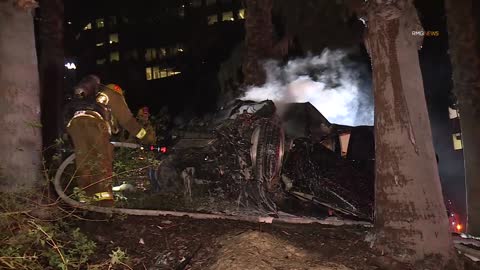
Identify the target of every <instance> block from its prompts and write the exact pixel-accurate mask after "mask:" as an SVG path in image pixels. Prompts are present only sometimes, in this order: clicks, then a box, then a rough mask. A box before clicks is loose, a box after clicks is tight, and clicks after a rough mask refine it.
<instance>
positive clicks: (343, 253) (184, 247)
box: [79, 217, 377, 270]
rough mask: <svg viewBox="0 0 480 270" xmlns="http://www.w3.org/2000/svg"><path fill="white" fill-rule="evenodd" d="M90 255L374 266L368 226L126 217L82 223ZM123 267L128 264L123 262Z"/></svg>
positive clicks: (191, 264) (170, 261)
mask: <svg viewBox="0 0 480 270" xmlns="http://www.w3.org/2000/svg"><path fill="white" fill-rule="evenodd" d="M79 225H80V226H81V228H82V230H83V231H84V232H86V233H87V234H88V235H89V236H90V237H91V238H92V239H94V240H95V241H96V242H97V246H98V251H99V252H98V253H97V258H95V260H98V261H102V260H105V259H108V254H109V252H110V251H111V250H114V249H116V248H117V247H120V248H121V249H122V250H126V252H127V254H128V256H129V261H128V265H129V266H130V267H131V268H132V269H148V270H155V269H216V270H220V269H222V270H223V269H318V270H323V269H325V270H345V269H377V268H376V267H375V266H374V265H372V264H371V263H370V260H371V258H372V257H374V256H375V255H374V254H373V252H372V251H371V250H370V249H369V247H368V243H367V242H365V241H364V239H365V235H366V233H367V232H368V230H369V229H368V228H364V227H333V226H325V225H323V226H320V225H301V226H299V225H287V224H252V223H244V222H231V221H219V220H192V219H187V218H173V217H172V218H162V217H158V218H151V217H149V218H147V217H128V218H126V219H125V220H113V221H110V222H83V223H81V224H79ZM124 269H128V268H127V267H126V266H125V267H124Z"/></svg>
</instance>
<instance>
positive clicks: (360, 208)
mask: <svg viewBox="0 0 480 270" xmlns="http://www.w3.org/2000/svg"><path fill="white" fill-rule="evenodd" d="M175 135H176V136H177V138H178V139H177V140H176V142H175V143H174V144H173V145H172V146H171V147H170V151H169V155H168V156H164V157H162V159H163V160H164V162H162V163H161V164H160V165H159V166H158V168H156V170H155V172H154V173H153V174H151V177H150V179H151V181H152V186H153V187H155V191H158V192H160V193H162V192H164V193H171V192H172V191H175V192H178V193H184V196H185V197H188V198H192V197H193V199H194V200H195V197H202V196H204V197H205V196H206V197H209V198H210V203H215V202H217V201H218V200H215V198H216V199H218V198H222V199H224V200H226V201H229V202H232V203H233V204H236V206H237V207H238V208H242V209H254V210H255V211H258V212H261V213H264V214H265V213H268V214H269V215H273V216H276V215H277V214H278V211H280V210H281V211H297V210H299V209H301V208H302V207H319V209H325V210H328V209H330V210H335V212H336V213H338V214H341V215H348V216H353V217H358V218H361V219H371V216H372V207H373V163H374V161H373V153H374V148H373V128H372V127H347V126H339V125H335V124H331V123H329V122H328V120H327V119H326V118H325V117H323V116H322V115H321V113H320V112H318V110H316V109H315V108H314V107H313V106H312V105H311V104H310V103H294V104H280V105H279V106H278V108H277V106H275V104H274V103H273V102H272V101H264V102H252V101H236V102H235V103H233V104H231V106H230V107H229V108H227V109H224V110H223V111H221V112H220V113H219V114H218V117H217V118H215V119H214V120H212V121H210V123H206V124H203V125H202V128H198V127H196V128H195V129H192V130H188V129H187V130H177V131H175ZM212 198H213V199H212Z"/></svg>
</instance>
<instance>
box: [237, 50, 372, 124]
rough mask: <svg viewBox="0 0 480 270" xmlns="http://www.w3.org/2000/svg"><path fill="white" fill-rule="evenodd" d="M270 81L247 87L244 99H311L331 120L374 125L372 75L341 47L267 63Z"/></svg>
mask: <svg viewBox="0 0 480 270" xmlns="http://www.w3.org/2000/svg"><path fill="white" fill-rule="evenodd" d="M264 67H265V69H266V72H267V82H266V83H265V85H263V86H261V87H250V88H248V89H247V91H246V93H245V96H244V97H243V98H242V99H244V100H254V101H261V100H266V99H269V100H272V101H274V102H275V101H277V102H280V103H289V102H310V103H311V104H312V105H313V106H315V108H317V110H319V111H320V112H321V113H322V114H323V115H324V116H325V117H326V118H327V119H328V120H329V121H330V122H331V123H336V124H342V125H349V126H359V125H373V97H372V90H371V83H370V81H371V78H370V74H369V73H368V68H367V67H366V65H365V64H359V63H355V62H353V61H352V60H349V59H348V55H347V53H346V52H344V51H340V50H335V51H332V50H328V49H327V50H324V51H323V53H322V54H321V55H320V56H307V57H305V58H298V59H294V60H290V61H289V62H288V63H287V64H285V65H280V63H279V62H277V61H267V62H266V63H265V64H264Z"/></svg>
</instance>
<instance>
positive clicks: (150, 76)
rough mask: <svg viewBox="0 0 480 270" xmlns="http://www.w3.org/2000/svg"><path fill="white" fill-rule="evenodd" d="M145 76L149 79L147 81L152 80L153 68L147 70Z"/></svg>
mask: <svg viewBox="0 0 480 270" xmlns="http://www.w3.org/2000/svg"><path fill="white" fill-rule="evenodd" d="M145 75H146V77H147V81H150V80H152V68H151V67H147V68H146V69H145Z"/></svg>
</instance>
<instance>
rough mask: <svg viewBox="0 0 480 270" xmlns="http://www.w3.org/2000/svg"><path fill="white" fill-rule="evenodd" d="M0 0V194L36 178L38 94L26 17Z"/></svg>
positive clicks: (30, 21) (30, 26) (30, 22)
mask: <svg viewBox="0 0 480 270" xmlns="http://www.w3.org/2000/svg"><path fill="white" fill-rule="evenodd" d="M13 3H14V1H11V0H4V1H0V59H1V61H0V130H1V131H2V132H1V135H0V149H1V154H0V190H1V191H20V190H23V189H31V188H33V187H34V186H35V184H36V183H38V181H39V180H40V166H41V148H42V136H41V126H40V91H39V81H38V70H37V56H36V50H35V39H34V30H33V16H32V13H31V12H29V11H26V10H22V9H19V8H18V7H15V6H14V5H13Z"/></svg>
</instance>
